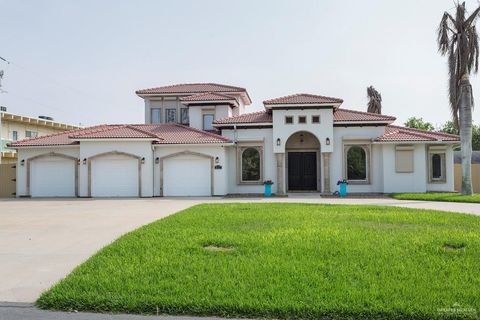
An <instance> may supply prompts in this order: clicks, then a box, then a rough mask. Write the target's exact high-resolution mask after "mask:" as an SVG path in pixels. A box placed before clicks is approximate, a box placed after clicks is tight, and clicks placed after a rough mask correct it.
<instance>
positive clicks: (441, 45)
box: [437, 12, 452, 55]
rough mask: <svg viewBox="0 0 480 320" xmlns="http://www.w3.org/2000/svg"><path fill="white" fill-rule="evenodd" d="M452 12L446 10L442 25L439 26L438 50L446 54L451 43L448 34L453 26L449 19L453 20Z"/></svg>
mask: <svg viewBox="0 0 480 320" xmlns="http://www.w3.org/2000/svg"><path fill="white" fill-rule="evenodd" d="M451 19H452V18H451V16H450V14H448V12H445V13H444V14H443V17H442V20H441V21H440V25H439V26H438V35H437V44H438V51H439V52H440V53H441V54H442V55H445V54H446V53H447V52H448V47H449V43H450V37H449V35H448V33H449V32H451V30H452V29H451V28H450V26H449V21H450V20H451Z"/></svg>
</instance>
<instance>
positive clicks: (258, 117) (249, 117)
mask: <svg viewBox="0 0 480 320" xmlns="http://www.w3.org/2000/svg"><path fill="white" fill-rule="evenodd" d="M249 123H252V124H253V123H272V114H271V113H268V112H266V111H259V112H252V113H244V114H241V115H239V116H234V117H227V118H222V119H218V120H215V121H214V124H217V125H223V124H249Z"/></svg>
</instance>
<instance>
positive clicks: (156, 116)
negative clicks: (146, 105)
mask: <svg viewBox="0 0 480 320" xmlns="http://www.w3.org/2000/svg"><path fill="white" fill-rule="evenodd" d="M150 115H151V119H150V120H151V121H150V122H151V123H155V124H156V123H162V109H160V108H153V109H151V110H150Z"/></svg>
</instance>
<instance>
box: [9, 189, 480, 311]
mask: <svg viewBox="0 0 480 320" xmlns="http://www.w3.org/2000/svg"><path fill="white" fill-rule="evenodd" d="M206 202H213V203H221V202H256V203H258V202H307V203H335V204H369V205H387V206H404V207H411V208H423V209H436V210H445V211H454V212H463V213H469V214H477V215H479V214H480V204H466V203H442V202H427V201H399V200H394V199H389V198H382V199H338V198H334V199H326V198H320V197H319V196H318V195H315V194H292V195H290V196H289V197H288V198H270V199H264V198H238V199H222V198H203V199H202V198H199V199H195V198H172V199H168V198H153V199H66V200H34V199H9V200H6V199H3V200H0V301H8V302H33V301H35V300H36V299H37V298H38V296H39V295H40V293H41V292H43V291H44V290H45V289H47V288H49V287H50V286H52V285H53V284H55V283H56V282H57V281H59V280H60V279H62V278H63V277H65V276H66V275H67V274H68V273H70V272H71V271H72V270H73V268H75V267H76V266H77V265H79V264H80V263H82V262H83V261H85V260H86V259H87V258H88V257H90V256H91V255H92V254H94V253H95V252H96V251H98V250H99V249H101V248H102V247H104V246H105V245H107V244H109V243H110V242H112V241H113V240H115V239H116V238H118V237H119V236H121V235H122V234H124V233H126V232H128V231H131V230H134V229H136V228H138V227H140V226H142V225H145V224H148V223H150V222H152V221H155V220H157V219H160V218H163V217H166V216H168V215H170V214H172V213H175V212H177V211H180V210H183V209H186V208H188V207H190V206H192V205H195V204H199V203H206ZM0 318H1V317H0Z"/></svg>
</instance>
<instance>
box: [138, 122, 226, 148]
mask: <svg viewBox="0 0 480 320" xmlns="http://www.w3.org/2000/svg"><path fill="white" fill-rule="evenodd" d="M136 127H138V128H141V129H143V130H145V131H149V132H151V133H153V134H155V135H157V136H158V137H161V138H162V140H159V141H156V142H155V144H206V143H207V144H208V143H228V142H231V140H230V139H228V138H226V137H222V136H220V135H218V134H215V133H211V132H206V131H203V130H198V129H195V128H192V127H188V126H184V125H181V124H179V123H167V124H162V125H151V124H144V125H136Z"/></svg>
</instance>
